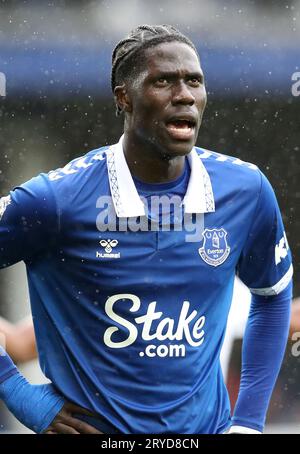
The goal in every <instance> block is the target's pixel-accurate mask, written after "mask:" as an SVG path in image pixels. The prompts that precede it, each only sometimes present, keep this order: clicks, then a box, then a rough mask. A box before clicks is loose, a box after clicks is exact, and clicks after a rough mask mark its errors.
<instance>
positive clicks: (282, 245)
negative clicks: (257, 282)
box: [275, 232, 289, 265]
mask: <svg viewBox="0 0 300 454" xmlns="http://www.w3.org/2000/svg"><path fill="white" fill-rule="evenodd" d="M288 250H289V244H288V240H287V237H286V234H285V232H283V237H282V238H281V240H280V241H279V243H278V244H276V246H275V263H276V265H279V263H280V262H281V260H282V259H285V258H286V256H287V255H288Z"/></svg>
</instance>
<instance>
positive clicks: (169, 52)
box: [144, 41, 201, 73]
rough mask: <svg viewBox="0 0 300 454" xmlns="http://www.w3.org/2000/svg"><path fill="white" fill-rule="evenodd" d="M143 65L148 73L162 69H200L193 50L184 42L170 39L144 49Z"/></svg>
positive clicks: (186, 70)
mask: <svg viewBox="0 0 300 454" xmlns="http://www.w3.org/2000/svg"><path fill="white" fill-rule="evenodd" d="M144 56H145V65H146V70H147V72H148V73H156V72H163V71H168V72H169V71H172V72H174V71H178V72H181V71H184V72H195V71H201V66H200V62H199V58H198V56H197V54H196V53H195V51H194V50H193V49H192V48H191V47H190V46H189V45H188V44H185V43H181V42H177V41H172V42H168V43H161V44H158V45H156V46H154V47H150V48H148V49H145V53H144Z"/></svg>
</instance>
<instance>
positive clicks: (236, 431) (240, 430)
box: [227, 426, 262, 435]
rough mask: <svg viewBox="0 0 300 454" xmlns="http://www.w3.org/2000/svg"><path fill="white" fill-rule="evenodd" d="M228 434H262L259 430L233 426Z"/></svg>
mask: <svg viewBox="0 0 300 454" xmlns="http://www.w3.org/2000/svg"><path fill="white" fill-rule="evenodd" d="M227 434H242V435H261V434H262V432H260V431H259V430H255V429H250V427H244V426H231V427H230V429H229V430H228V432H227Z"/></svg>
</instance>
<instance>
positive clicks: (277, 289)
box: [250, 265, 293, 296]
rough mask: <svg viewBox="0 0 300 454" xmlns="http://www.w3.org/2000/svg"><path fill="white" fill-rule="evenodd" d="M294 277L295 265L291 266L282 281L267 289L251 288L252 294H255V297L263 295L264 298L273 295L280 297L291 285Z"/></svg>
mask: <svg viewBox="0 0 300 454" xmlns="http://www.w3.org/2000/svg"><path fill="white" fill-rule="evenodd" d="M292 276H293V265H291V266H290V267H289V269H288V271H287V272H286V273H285V275H284V276H283V277H282V278H281V279H280V281H279V282H277V284H275V285H273V286H272V287H265V288H250V292H251V293H254V294H255V295H262V296H271V295H279V293H281V292H282V291H283V290H284V289H285V288H286V287H287V286H288V284H289V282H290V280H291V279H292Z"/></svg>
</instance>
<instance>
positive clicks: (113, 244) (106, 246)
mask: <svg viewBox="0 0 300 454" xmlns="http://www.w3.org/2000/svg"><path fill="white" fill-rule="evenodd" d="M118 243H119V241H118V240H101V241H100V244H101V246H102V247H104V249H105V252H107V253H108V254H110V253H111V251H112V248H113V247H116V246H117V244H118Z"/></svg>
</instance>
